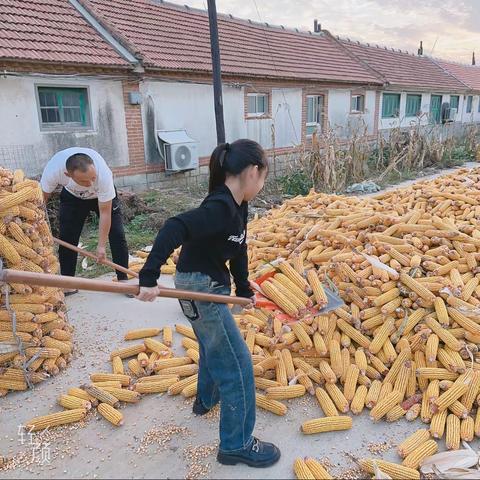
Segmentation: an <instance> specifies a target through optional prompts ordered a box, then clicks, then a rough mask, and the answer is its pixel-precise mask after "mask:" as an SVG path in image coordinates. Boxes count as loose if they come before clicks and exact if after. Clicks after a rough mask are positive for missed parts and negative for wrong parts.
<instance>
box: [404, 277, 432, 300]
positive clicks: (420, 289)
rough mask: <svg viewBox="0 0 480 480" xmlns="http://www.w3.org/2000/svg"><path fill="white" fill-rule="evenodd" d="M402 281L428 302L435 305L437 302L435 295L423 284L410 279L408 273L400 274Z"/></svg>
mask: <svg viewBox="0 0 480 480" xmlns="http://www.w3.org/2000/svg"><path fill="white" fill-rule="evenodd" d="M400 281H401V282H402V283H403V284H404V285H405V286H406V287H408V288H409V289H410V290H412V291H413V292H415V293H416V294H417V295H418V296H420V297H422V298H423V299H424V300H426V301H427V302H431V303H433V302H434V301H435V295H434V294H433V293H432V292H430V291H429V290H427V289H426V288H425V287H424V286H423V285H422V284H421V283H419V282H417V281H416V280H415V279H414V278H412V277H410V276H409V275H407V274H406V273H404V272H401V273H400Z"/></svg>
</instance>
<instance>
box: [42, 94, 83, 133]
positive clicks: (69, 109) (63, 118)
mask: <svg viewBox="0 0 480 480" xmlns="http://www.w3.org/2000/svg"><path fill="white" fill-rule="evenodd" d="M38 104H39V107H40V118H41V123H42V126H43V127H53V126H72V127H88V126H90V111H89V105H88V91H87V89H86V88H57V87H38Z"/></svg>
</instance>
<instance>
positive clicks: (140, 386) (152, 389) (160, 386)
mask: <svg viewBox="0 0 480 480" xmlns="http://www.w3.org/2000/svg"><path fill="white" fill-rule="evenodd" d="M175 383H177V379H176V378H167V379H163V380H158V381H156V382H139V383H136V384H135V391H136V392H138V393H162V392H166V391H168V389H169V388H170V387H171V386H172V385H173V384H175Z"/></svg>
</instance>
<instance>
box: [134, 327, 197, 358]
mask: <svg viewBox="0 0 480 480" xmlns="http://www.w3.org/2000/svg"><path fill="white" fill-rule="evenodd" d="M185 328H186V327H185ZM143 343H144V347H146V348H148V350H151V351H152V352H157V353H158V354H160V355H164V354H165V353H166V352H170V349H169V348H168V347H167V346H166V345H164V344H163V343H162V342H159V341H158V340H155V339H154V338H145V339H144V340H143ZM182 345H183V342H182ZM192 346H193V345H192ZM192 346H189V347H188V348H191V347H192ZM130 348H131V347H130ZM185 348H187V347H185ZM140 351H142V352H144V351H145V350H140ZM140 351H138V352H136V353H135V355H137V354H138V353H140Z"/></svg>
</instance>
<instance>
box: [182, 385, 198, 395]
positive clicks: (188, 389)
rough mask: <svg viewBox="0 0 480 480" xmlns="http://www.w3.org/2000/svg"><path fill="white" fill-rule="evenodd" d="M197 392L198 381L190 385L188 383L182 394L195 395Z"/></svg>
mask: <svg viewBox="0 0 480 480" xmlns="http://www.w3.org/2000/svg"><path fill="white" fill-rule="evenodd" d="M196 394H197V384H196V383H191V384H190V385H187V386H186V387H185V388H184V389H183V390H182V396H183V397H185V398H190V397H193V396H194V395H196Z"/></svg>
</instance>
